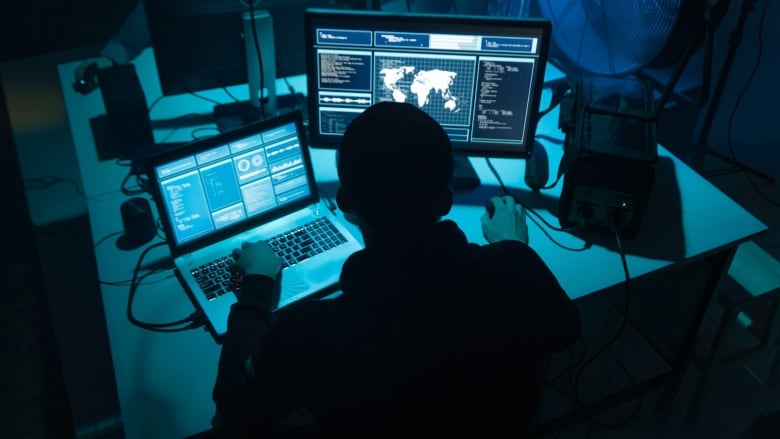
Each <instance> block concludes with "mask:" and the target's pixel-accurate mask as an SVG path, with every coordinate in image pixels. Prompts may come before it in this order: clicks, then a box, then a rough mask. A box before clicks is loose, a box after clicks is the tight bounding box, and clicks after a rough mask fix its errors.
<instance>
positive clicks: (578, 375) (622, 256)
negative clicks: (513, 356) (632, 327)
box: [573, 225, 642, 428]
mask: <svg viewBox="0 0 780 439" xmlns="http://www.w3.org/2000/svg"><path fill="white" fill-rule="evenodd" d="M612 232H613V234H614V236H615V241H616V244H617V248H618V252H619V253H620V261H621V264H622V266H623V275H624V277H625V283H624V286H625V290H624V296H623V313H622V318H621V321H620V327H619V328H618V330H617V332H615V334H614V335H613V336H612V338H610V339H609V340H608V341H607V342H606V343H604V344H602V345H601V347H600V348H599V349H598V350H597V351H596V352H595V353H594V354H593V355H591V356H590V357H589V358H588V359H587V360H586V361H585V363H583V364H582V366H580V367H579V369H578V370H577V373H576V375H575V377H574V382H573V385H574V388H573V392H574V401H575V404H576V405H577V406H578V407H582V406H583V405H584V403H583V400H582V398H581V396H580V384H581V379H582V374H583V372H584V371H585V369H586V368H587V367H588V366H589V365H590V364H592V363H593V361H594V360H595V359H596V358H598V357H599V356H601V354H603V353H605V352H607V353H609V354H610V355H612V356H613V357H614V358H615V359H616V360H617V356H616V355H615V354H614V352H613V351H611V349H610V347H611V346H612V345H613V344H614V343H615V341H617V339H618V338H620V336H621V335H622V334H623V332H624V331H625V329H626V326H627V323H628V312H629V302H630V300H629V298H630V296H631V276H630V274H629V271H628V263H627V261H626V253H625V250H624V249H623V243H622V240H621V239H620V232H619V230H618V228H617V226H615V225H613V227H612ZM617 363H618V365H619V366H620V367H621V368H622V370H623V372H624V373H625V374H626V375H627V376H628V377H629V379H631V380H632V381H633V380H634V378H633V377H632V376H631V374H630V373H629V372H628V369H627V368H626V367H625V365H624V364H623V363H622V362H621V361H617ZM641 405H642V396H641V395H640V397H639V404H638V406H637V408H636V409H635V410H634V412H633V413H632V414H631V415H630V416H629V417H627V418H626V419H625V420H623V421H620V422H616V423H614V424H609V423H606V422H603V421H599V420H597V419H595V417H594V416H593V415H590V416H588V418H589V419H590V421H591V422H592V423H594V424H596V425H599V426H601V427H605V428H619V427H621V426H624V425H627V424H628V423H629V422H631V421H632V420H633V419H634V418H635V417H636V415H637V414H638V412H639V409H640V408H641Z"/></svg>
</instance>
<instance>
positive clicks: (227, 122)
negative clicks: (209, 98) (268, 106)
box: [214, 93, 306, 131]
mask: <svg viewBox="0 0 780 439" xmlns="http://www.w3.org/2000/svg"><path fill="white" fill-rule="evenodd" d="M276 98H277V99H276V104H277V106H276V113H275V114H284V113H289V112H290V111H294V110H298V109H301V106H302V103H304V102H306V97H305V96H303V94H301V93H296V94H284V95H278V96H277V97H276ZM270 116H272V115H268V114H267V115H266V119H267V118H268V117H270ZM214 120H215V122H216V124H217V128H218V129H219V130H220V131H229V130H232V129H234V128H239V127H242V126H245V125H248V124H250V123H253V122H258V121H260V120H263V115H262V112H261V111H260V108H257V107H255V106H254V105H252V103H250V102H249V101H240V102H230V103H227V104H218V105H215V106H214Z"/></svg>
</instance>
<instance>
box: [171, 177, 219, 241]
mask: <svg viewBox="0 0 780 439" xmlns="http://www.w3.org/2000/svg"><path fill="white" fill-rule="evenodd" d="M162 195H163V197H164V199H165V204H166V206H167V208H168V212H169V214H170V217H171V221H172V223H173V224H172V227H173V233H174V234H175V235H176V241H177V242H184V241H189V240H190V239H193V238H196V237H198V236H200V235H203V234H204V233H208V232H210V231H211V230H212V226H211V218H210V217H209V207H208V204H207V203H206V194H205V193H204V190H203V186H202V185H201V181H200V175H199V174H198V173H197V172H191V173H187V174H184V175H182V176H180V177H176V178H173V179H170V180H168V181H166V182H165V183H164V184H163V185H162Z"/></svg>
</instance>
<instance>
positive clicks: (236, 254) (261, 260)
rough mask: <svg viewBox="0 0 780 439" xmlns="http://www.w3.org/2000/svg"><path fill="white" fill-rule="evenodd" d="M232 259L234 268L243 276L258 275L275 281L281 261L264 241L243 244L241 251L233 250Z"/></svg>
mask: <svg viewBox="0 0 780 439" xmlns="http://www.w3.org/2000/svg"><path fill="white" fill-rule="evenodd" d="M233 259H235V261H236V262H235V264H234V268H235V269H236V270H238V271H239V272H241V273H243V274H244V275H245V276H246V275H250V274H259V275H263V276H268V277H270V278H271V279H276V276H277V275H278V274H279V271H280V270H281V268H282V261H281V260H280V259H279V257H278V256H276V253H274V251H273V249H271V246H270V245H268V244H267V243H266V242H264V241H258V242H244V243H243V244H241V249H235V250H233Z"/></svg>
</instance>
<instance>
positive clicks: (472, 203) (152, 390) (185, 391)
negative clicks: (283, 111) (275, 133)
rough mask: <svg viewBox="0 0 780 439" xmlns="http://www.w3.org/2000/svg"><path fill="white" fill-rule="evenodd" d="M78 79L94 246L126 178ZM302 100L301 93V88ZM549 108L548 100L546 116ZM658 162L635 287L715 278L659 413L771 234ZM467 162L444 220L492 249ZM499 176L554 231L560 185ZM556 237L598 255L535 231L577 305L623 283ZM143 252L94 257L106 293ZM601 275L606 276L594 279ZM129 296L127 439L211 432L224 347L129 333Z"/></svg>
mask: <svg viewBox="0 0 780 439" xmlns="http://www.w3.org/2000/svg"><path fill="white" fill-rule="evenodd" d="M136 64H137V66H138V70H139V74H140V75H141V82H142V84H144V87H145V88H146V87H149V88H148V89H146V92H147V99H149V98H151V99H149V100H150V101H151V100H153V99H154V98H155V97H156V95H155V93H159V89H158V88H155V87H156V85H155V84H154V82H155V81H150V79H149V78H150V77H151V78H154V77H155V75H154V64H153V58H152V57H151V55H150V54H149V53H148V52H147V53H144V54H143V55H142V56H141V57H140V58H139V59H138V60H137V61H136ZM73 67H74V65H73V64H70V65H68V64H66V65H63V66H61V67H60V70H59V71H60V77H61V81H62V87H63V93H64V94H65V100H66V104H67V105H68V114H69V118H70V123H71V127H72V129H73V136H74V143H75V145H76V150H77V157H78V160H79V166H80V169H81V172H82V177H83V179H84V187H85V192H86V194H87V204H88V211H89V216H90V220H91V224H92V237H93V240H94V242H96V243H98V242H100V241H102V240H103V238H105V237H106V236H109V235H110V234H112V233H116V232H119V231H121V221H120V217H119V206H120V204H121V203H122V201H124V200H125V199H126V196H125V195H123V194H122V193H121V192H120V191H119V182H120V180H121V178H122V177H123V175H122V172H123V171H121V170H119V168H118V167H117V165H115V164H114V163H112V162H103V163H101V162H98V161H97V157H96V155H95V151H94V149H95V148H94V144H93V143H92V139H91V135H90V131H89V124H88V121H87V119H88V117H89V116H90V115H96V114H99V113H100V111H102V102H100V99H99V97H96V96H94V95H91V96H78V95H75V94H74V93H69V90H70V78H71V76H70V75H71V72H72V68H73ZM299 90H301V91H303V88H300V89H299ZM547 100H549V96H548V97H547ZM545 102H546V101H545V100H544V99H543V104H542V105H544V104H545ZM158 105H164V106H163V107H160V109H159V110H157V108H156V109H155V113H153V115H157V114H159V115H160V116H162V117H170V116H173V115H175V113H176V110H177V109H178V108H181V107H180V106H184V105H186V106H190V105H192V106H196V107H197V108H205V107H204V105H206V103H205V102H202V101H200V100H198V99H195V100H192V99H191V97H186V96H185V97H182V100H179V98H178V97H177V98H170V100H168V99H166V100H164V101H163V102H160V104H158ZM156 111H159V113H156ZM187 111H188V112H190V111H192V109H188V110H187ZM163 115H167V116H163ZM153 118H154V117H153ZM538 133H539V134H540V135H541V136H540V140H541V142H542V144H543V145H544V146H545V147H546V148H547V151H548V155H549V157H550V163H551V168H552V171H551V174H554V172H555V168H556V167H557V163H558V161H559V160H560V157H561V153H562V151H561V146H560V145H559V144H557V143H556V141H555V140H556V139H560V138H561V133H560V132H559V131H558V129H557V111H553V112H551V113H549V114H548V115H547V116H545V117H544V118H543V119H542V120H541V122H540V125H539V128H538ZM659 155H660V159H659V163H658V166H657V177H656V186H655V188H654V190H653V193H652V196H651V199H650V201H649V202H648V207H647V213H646V214H645V217H644V220H643V225H642V228H641V232H640V234H639V236H637V238H635V239H633V240H631V241H627V242H625V243H624V248H625V250H626V252H627V263H628V268H629V272H630V274H631V277H632V279H644V278H647V277H650V276H662V275H663V274H664V273H666V272H671V271H673V270H674V269H677V268H680V267H684V266H686V265H689V264H692V263H695V262H706V263H708V264H711V265H712V267H713V274H712V275H711V276H709V277H708V279H707V281H706V282H705V285H704V288H703V290H702V291H703V293H702V294H701V300H700V301H699V302H698V303H699V304H698V306H697V307H696V309H695V311H694V312H693V315H692V316H691V319H690V322H691V323H690V325H689V327H688V330H687V332H686V334H685V337H684V340H682V343H681V346H682V352H683V355H682V356H680V358H679V359H678V360H676V361H675V362H674V363H673V364H672V367H671V370H670V372H669V373H666V374H663V375H661V376H659V377H656V378H655V379H654V380H651V382H650V383H649V384H647V385H645V386H640V388H641V389H640V390H642V391H646V390H647V389H648V388H649V386H655V387H659V386H665V388H666V390H668V391H667V392H666V393H665V394H664V398H663V401H662V402H664V403H667V404H668V403H670V402H671V401H673V399H674V396H675V392H676V389H677V386H678V385H679V381H680V380H681V379H682V375H683V374H684V371H685V368H686V367H687V364H688V361H689V359H690V358H689V353H690V352H691V349H692V347H693V343H694V337H695V335H696V331H697V330H698V326H699V323H700V321H701V318H702V316H703V313H704V310H705V308H706V306H707V304H708V303H709V300H710V298H711V294H712V290H713V288H714V286H715V284H716V283H717V281H718V280H719V278H720V274H721V273H722V272H723V270H724V268H725V267H727V266H728V263H729V262H730V260H731V257H732V256H733V252H734V250H735V248H736V246H737V245H738V244H739V243H741V242H743V241H746V240H749V239H751V238H753V237H754V236H756V235H758V234H760V233H762V232H764V231H765V230H766V226H764V225H763V224H762V223H761V222H760V221H758V220H757V219H756V218H754V217H753V216H752V215H751V214H749V213H748V212H747V211H745V210H744V209H743V208H741V207H740V206H739V205H738V204H736V203H735V202H734V201H733V200H731V199H730V198H728V197H727V196H725V195H724V194H723V193H721V192H720V191H719V190H717V189H716V188H715V187H714V186H712V185H711V184H710V183H709V182H707V181H706V180H705V179H704V178H702V177H701V176H699V175H698V174H697V173H695V172H694V171H693V170H691V169H690V168H689V167H688V166H686V165H685V164H684V163H683V162H681V161H680V160H678V159H677V158H676V157H674V156H673V155H672V154H670V153H669V152H668V151H667V150H665V149H664V148H663V147H659ZM312 158H313V161H314V164H315V173H316V175H317V180H318V182H319V184H320V186H321V187H322V188H323V189H324V192H325V195H333V193H334V191H335V187H336V172H335V152H334V151H332V150H313V151H312ZM471 162H472V164H473V166H474V168H475V170H476V171H477V173H478V175H479V176H480V178H481V180H482V185H481V186H480V187H479V188H476V189H474V190H471V191H468V192H464V193H459V194H457V195H456V197H455V201H456V205H455V206H454V208H453V209H452V211H451V213H450V215H449V216H448V217H449V218H451V219H453V220H455V221H456V222H457V223H458V224H459V225H460V226H461V228H462V229H463V230H464V232H465V233H466V235H467V236H468V238H469V239H470V240H471V241H472V242H476V243H484V238H483V237H482V233H481V229H480V220H479V218H480V216H481V214H482V212H483V209H484V207H483V206H484V203H485V201H486V200H487V199H488V198H489V197H490V196H493V195H499V194H500V187H499V185H498V180H497V179H496V178H495V176H494V175H493V174H492V172H491V171H490V169H489V167H488V165H487V162H486V160H485V159H481V158H471ZM492 164H493V165H494V166H495V168H496V170H497V172H498V175H500V177H501V178H502V180H503V182H504V184H505V185H506V186H507V187H509V188H511V189H512V190H513V191H515V192H516V194H517V196H518V197H519V198H520V199H521V200H522V201H524V202H525V203H527V204H529V205H531V206H532V207H534V208H536V210H537V212H538V213H539V214H540V215H541V216H542V217H543V218H544V219H545V220H546V221H548V222H549V223H551V224H555V225H557V219H556V216H555V213H556V210H555V207H556V203H557V198H558V196H559V193H560V185H558V186H556V187H555V188H553V189H551V190H549V191H544V192H542V193H541V194H534V193H532V192H531V191H529V190H528V189H527V188H526V187H525V185H524V183H523V172H524V162H523V161H522V160H511V159H493V160H492ZM714 213H717V215H714ZM549 233H550V234H551V235H552V236H553V237H554V238H555V239H556V240H557V241H558V242H559V243H560V244H563V245H566V246H569V247H575V248H576V247H581V246H582V245H583V244H584V243H585V240H586V239H587V240H589V241H591V242H592V243H593V246H592V248H590V249H589V250H587V251H584V252H572V251H568V250H565V249H563V248H561V247H560V246H558V245H556V244H555V243H553V242H552V241H551V240H550V239H548V237H547V236H546V235H545V234H544V233H543V232H542V229H541V228H539V227H536V226H534V225H529V235H530V245H531V246H532V247H533V248H534V249H535V250H536V251H537V252H538V253H539V255H540V256H541V257H542V259H544V261H545V262H546V263H547V264H548V265H549V267H550V269H551V270H552V272H553V273H554V274H555V275H556V276H557V277H558V279H559V281H560V283H561V285H562V286H563V288H564V290H565V291H566V292H567V294H568V295H569V296H570V297H571V298H572V299H574V300H577V299H581V298H585V297H586V296H589V295H591V294H594V293H599V292H602V291H605V290H607V289H609V288H611V287H615V286H616V285H620V284H621V283H622V282H623V281H624V274H623V269H622V266H621V264H620V257H619V255H618V253H617V252H616V251H615V249H614V245H613V242H612V241H613V240H612V238H611V237H607V238H608V239H605V238H603V237H601V238H600V237H598V236H574V235H572V234H568V233H558V232H555V231H550V232H549ZM141 251H142V249H138V250H134V251H120V250H118V249H117V248H116V247H115V246H114V244H113V241H112V240H109V241H105V242H102V243H100V244H99V245H98V246H97V248H96V250H95V257H96V260H97V267H98V272H99V276H100V279H101V280H102V281H104V282H116V281H122V280H128V279H130V277H131V273H132V268H133V267H134V265H135V263H136V261H137V259H138V257H139V255H140V253H141ZM167 256H168V254H167V249H166V248H165V247H164V246H163V247H160V248H157V249H154V250H152V252H150V254H149V258H151V259H152V260H163V261H164V260H165V258H166V257H167ZM594 267H597V268H598V269H597V270H594ZM127 293H128V291H127V287H126V286H110V285H106V284H104V285H103V286H102V296H103V301H104V307H105V314H106V322H107V326H108V334H109V339H110V345H111V353H112V358H113V363H114V367H115V375H116V381H117V389H118V393H119V399H120V406H121V410H122V418H123V422H124V429H125V435H126V436H127V437H128V438H136V437H143V438H146V437H183V436H187V435H190V434H193V433H196V432H198V431H201V430H204V429H206V428H208V427H209V421H210V419H211V416H212V415H213V413H214V405H213V403H212V400H211V388H212V385H213V383H214V378H215V376H216V367H217V359H218V355H219V346H217V345H216V344H215V343H214V341H213V339H212V338H211V336H210V335H209V334H208V333H207V332H206V331H204V330H202V329H195V330H189V331H186V332H181V333H173V334H159V333H153V332H149V331H145V330H142V329H139V328H137V327H135V326H133V325H132V324H130V323H129V321H128V320H127V318H126V310H127ZM193 310H194V309H193V306H192V304H191V302H190V301H189V299H188V298H187V295H186V294H185V293H184V291H183V290H182V288H181V287H180V285H179V283H178V282H177V281H176V280H175V278H173V277H171V276H170V272H167V273H160V274H156V275H153V276H151V277H150V278H149V279H147V281H146V282H145V283H144V284H143V285H142V286H141V288H139V290H138V292H137V294H136V298H135V302H134V314H135V315H136V316H137V317H138V318H140V319H142V320H146V321H155V322H164V321H173V320H178V319H180V318H183V317H185V316H187V315H189V314H190V313H191V312H192V311H193ZM618 396H620V395H618ZM607 399H609V398H607ZM618 399H619V398H618ZM594 409H595V408H594ZM563 421H565V419H563Z"/></svg>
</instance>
